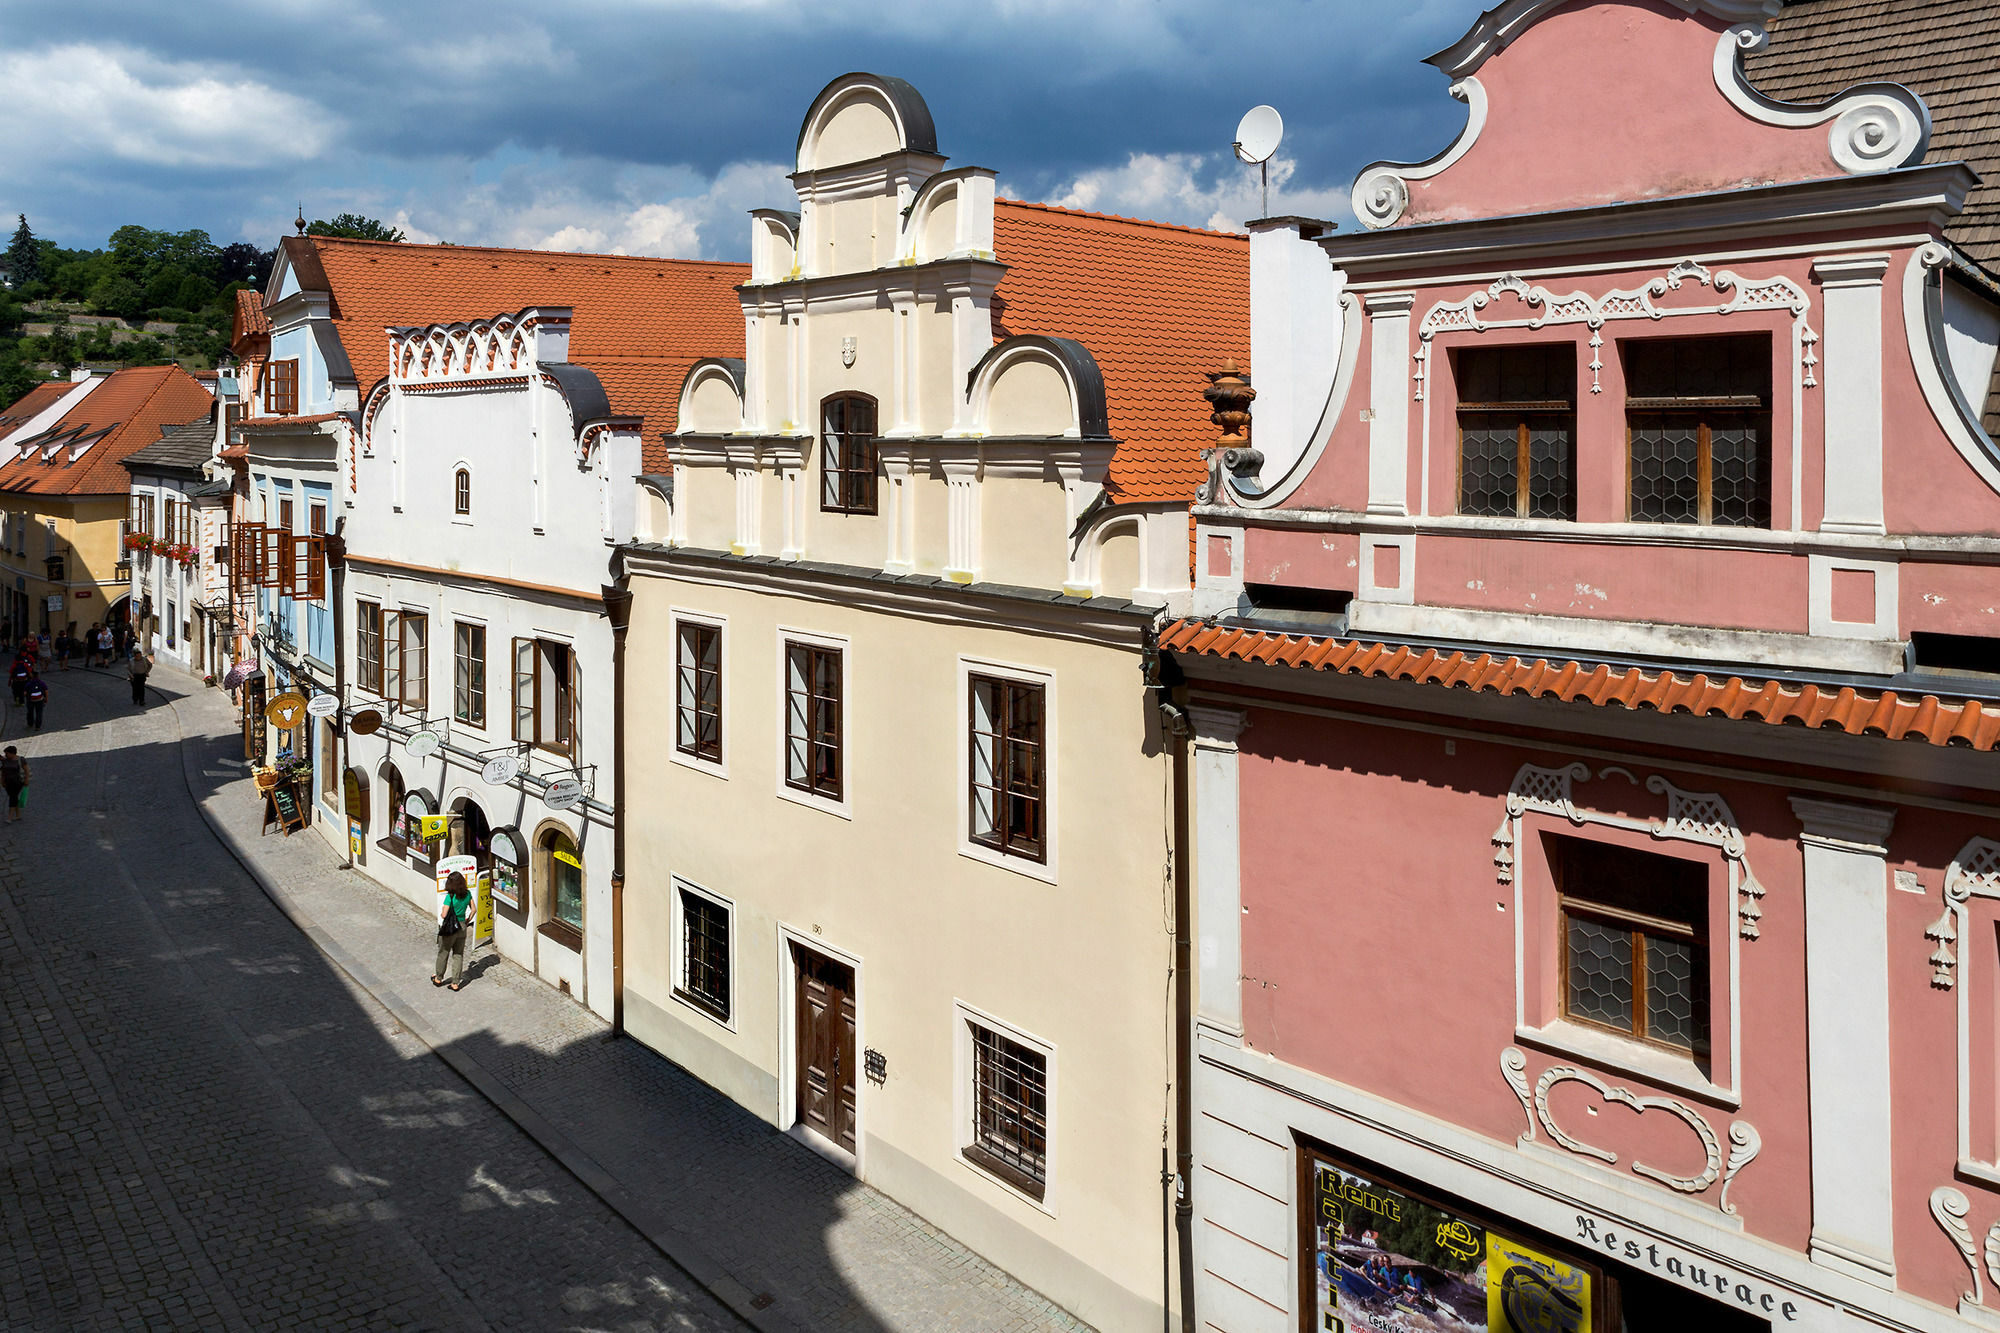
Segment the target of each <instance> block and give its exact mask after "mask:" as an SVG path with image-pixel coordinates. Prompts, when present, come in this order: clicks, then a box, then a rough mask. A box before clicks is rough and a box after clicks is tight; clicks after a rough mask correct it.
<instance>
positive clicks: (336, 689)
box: [326, 514, 354, 870]
mask: <svg viewBox="0 0 2000 1333" xmlns="http://www.w3.org/2000/svg"><path fill="white" fill-rule="evenodd" d="M346 527H347V516H346V515H345V514H343V515H341V516H340V517H339V518H336V519H335V520H333V531H332V532H329V533H327V534H326V573H327V595H328V596H329V597H331V598H332V600H333V697H334V698H335V699H337V700H339V701H340V706H341V711H340V712H337V713H335V714H334V715H333V727H334V734H335V735H337V736H339V737H340V820H341V830H340V835H341V842H342V843H343V844H345V845H346V847H347V855H346V856H345V857H344V858H342V860H341V862H340V868H341V869H342V870H352V869H354V844H353V842H352V840H351V839H350V838H349V836H348V829H347V823H348V821H349V820H351V819H353V818H354V816H353V813H352V812H351V811H349V810H348V808H347V775H348V774H349V773H350V772H352V771H353V756H352V754H350V753H349V751H348V746H347V717H346V708H347V654H346V653H345V652H342V651H341V649H342V647H343V646H344V645H345V644H346V642H347V640H346V638H345V637H344V636H343V633H342V629H343V624H342V622H343V617H342V615H341V606H342V603H343V602H344V601H345V600H346V599H345V597H344V596H343V594H344V593H345V591H346V588H347V538H346V537H345V536H343V535H342V533H343V531H344V530H345V529H346Z"/></svg>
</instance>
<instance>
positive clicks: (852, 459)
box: [819, 394, 875, 514]
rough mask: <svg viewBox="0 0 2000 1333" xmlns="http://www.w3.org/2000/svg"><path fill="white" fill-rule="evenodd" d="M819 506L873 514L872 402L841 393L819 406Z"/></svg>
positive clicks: (873, 455) (873, 444)
mask: <svg viewBox="0 0 2000 1333" xmlns="http://www.w3.org/2000/svg"><path fill="white" fill-rule="evenodd" d="M820 422H821V429H820V488H819V507H820V508H821V509H824V510H826V511H827V512H829V513H835V514H872V513H874V512H875V400H874V399H873V398H865V397H863V396H862V395H860V394H841V395H839V396H837V397H833V398H829V399H827V400H826V401H825V402H823V403H821V404H820Z"/></svg>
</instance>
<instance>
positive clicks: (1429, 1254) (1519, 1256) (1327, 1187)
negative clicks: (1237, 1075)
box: [1311, 1161, 1596, 1333]
mask: <svg viewBox="0 0 2000 1333" xmlns="http://www.w3.org/2000/svg"><path fill="white" fill-rule="evenodd" d="M1312 1177H1313V1188H1312V1195H1311V1202H1312V1207H1313V1217H1312V1241H1313V1251H1314V1256H1313V1257H1314V1274H1313V1300H1314V1310H1313V1322H1312V1325H1311V1327H1313V1328H1315V1329H1319V1330H1323V1331H1325V1333H1447V1330H1448V1331H1450V1333H1591V1329H1592V1319H1591V1315H1592V1304H1591V1303H1592V1301H1593V1299H1594V1298H1595V1296H1596V1292H1595V1291H1594V1287H1595V1285H1596V1284H1595V1283H1594V1281H1593V1279H1592V1275H1591V1272H1590V1270H1588V1269H1585V1268H1582V1267H1580V1266H1577V1265H1575V1264H1571V1263H1569V1262H1567V1261H1566V1260H1563V1259H1561V1258H1558V1257H1555V1256H1552V1255H1549V1254H1545V1253H1543V1252H1541V1251H1540V1250H1538V1249H1536V1248H1534V1247H1531V1246H1528V1245H1524V1244H1521V1243H1520V1242H1517V1241H1515V1240H1512V1239H1511V1238H1509V1237H1506V1236H1503V1235H1501V1234H1499V1233H1497V1232H1494V1231H1492V1230H1490V1229H1489V1228H1487V1226H1486V1225H1485V1224H1484V1223H1482V1222H1479V1221H1475V1220H1473V1219H1471V1218H1467V1217H1461V1216H1458V1215H1457V1214H1455V1213H1453V1212H1450V1211H1448V1210H1446V1209H1443V1208H1439V1207H1436V1206H1434V1205H1432V1204H1429V1203H1426V1202H1424V1201H1422V1200H1420V1199H1417V1198H1414V1197H1412V1196H1411V1195H1409V1194H1407V1193H1405V1192H1404V1191H1403V1190H1402V1189H1400V1188H1398V1187H1396V1186H1394V1185H1389V1184H1385V1183H1383V1182H1381V1181H1378V1180H1374V1179H1371V1178H1369V1177H1367V1176H1363V1175H1360V1174H1357V1173H1356V1172H1353V1171H1350V1170H1347V1169H1345V1168H1343V1167H1338V1166H1333V1165H1331V1164H1329V1163H1327V1162H1323V1161H1315V1162H1313V1163H1312Z"/></svg>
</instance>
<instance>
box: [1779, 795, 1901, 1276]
mask: <svg viewBox="0 0 2000 1333" xmlns="http://www.w3.org/2000/svg"><path fill="white" fill-rule="evenodd" d="M1792 810H1793V812H1794V813H1796V814H1797V815H1798V817H1799V819H1800V821H1801V822H1802V823H1803V824H1804V825H1805V830H1804V832H1802V833H1801V834H1800V835H1799V844H1800V846H1801V848H1802V849H1803V851H1804V854H1805V880H1806V1084H1807V1091H1808V1094H1809V1097H1810V1101H1811V1107H1812V1209H1813V1217H1812V1237H1811V1240H1810V1242H1809V1244H1808V1250H1809V1252H1810V1254H1811V1256H1812V1259H1813V1262H1815V1263H1818V1264H1823V1265H1825V1266H1826V1267H1828V1268H1832V1269H1835V1270H1837V1271H1839V1272H1842V1273H1845V1274H1847V1275H1848V1276H1850V1277H1854V1278H1858V1279H1859V1280H1861V1281H1863V1282H1868V1283H1871V1284H1873V1285H1875V1286H1878V1287H1883V1288H1887V1289H1892V1290H1893V1289H1894V1287H1895V1285H1896V1251H1895V1227H1894V1217H1895V1207H1894V1204H1895V1200H1894V1198H1893V1196H1892V1192H1891V1185H1892V1183H1893V1182H1892V1178H1891V1171H1890V1145H1891V1143H1892V1142H1893V1140H1892V1138H1891V1135H1890V1124H1889V870H1888V864H1887V858H1888V847H1887V842H1888V837H1889V829H1890V827H1891V826H1892V825H1893V824H1894V823H1895V819H1896V812H1895V811H1894V810H1883V809H1878V808H1876V807H1874V806H1865V805H1846V804H1843V803H1841V802H1838V801H1822V800H1817V799H1814V798H1811V797H1804V796H1794V797H1793V798H1792Z"/></svg>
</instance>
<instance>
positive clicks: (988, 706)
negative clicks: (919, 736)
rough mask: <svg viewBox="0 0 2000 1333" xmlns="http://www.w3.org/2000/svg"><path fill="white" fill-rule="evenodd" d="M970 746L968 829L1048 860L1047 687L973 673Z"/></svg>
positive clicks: (1014, 851)
mask: <svg viewBox="0 0 2000 1333" xmlns="http://www.w3.org/2000/svg"><path fill="white" fill-rule="evenodd" d="M970 685H971V689H970V691H969V693H970V695H971V698H970V701H969V702H970V706H971V717H970V721H969V726H970V733H971V734H970V740H971V744H970V745H969V746H968V747H967V748H968V751H969V754H970V759H971V772H970V773H969V774H968V775H967V777H968V780H969V787H970V790H969V792H968V800H969V801H970V806H969V810H968V816H969V818H968V823H969V833H970V836H971V838H972V841H974V842H976V843H978V844H979V845H980V846H982V847H990V848H992V849H993V850H994V851H997V852H1002V853H1005V854H1006V855H1008V856H1019V857H1022V858H1024V859H1026V860H1030V861H1046V860H1047V859H1048V839H1047V832H1046V829H1047V809H1046V806H1045V801H1046V799H1047V793H1046V790H1045V789H1046V785H1047V780H1046V773H1047V758H1048V756H1047V754H1046V753H1045V741H1044V727H1043V723H1044V720H1045V719H1044V717H1043V702H1044V695H1043V687H1042V686H1040V685H1037V684H1030V683H1026V682H1023V681H1018V680H1006V679H1002V678H999V677H994V676H980V675H974V676H972V677H971V678H970Z"/></svg>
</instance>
